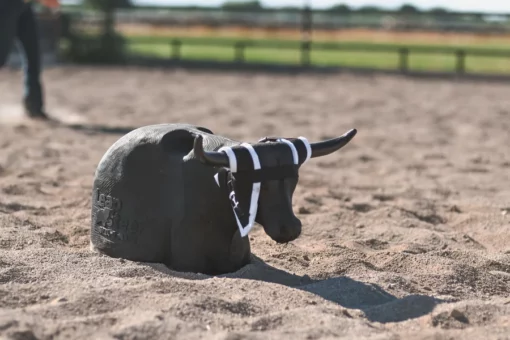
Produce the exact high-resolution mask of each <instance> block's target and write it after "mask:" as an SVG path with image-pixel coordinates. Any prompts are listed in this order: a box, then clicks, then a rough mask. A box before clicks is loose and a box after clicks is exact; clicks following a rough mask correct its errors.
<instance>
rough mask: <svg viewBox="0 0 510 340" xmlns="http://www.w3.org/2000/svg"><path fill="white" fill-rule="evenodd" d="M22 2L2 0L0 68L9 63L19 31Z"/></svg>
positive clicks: (0, 1) (0, 6) (0, 10)
mask: <svg viewBox="0 0 510 340" xmlns="http://www.w3.org/2000/svg"><path fill="white" fill-rule="evenodd" d="M22 6H23V4H22V3H21V1H20V0H0V67H3V66H4V65H5V63H6V62H7V58H8V57H9V55H10V53H11V50H12V47H13V45H14V39H15V37H16V34H17V30H18V25H17V22H18V17H19V15H20V11H21V8H22Z"/></svg>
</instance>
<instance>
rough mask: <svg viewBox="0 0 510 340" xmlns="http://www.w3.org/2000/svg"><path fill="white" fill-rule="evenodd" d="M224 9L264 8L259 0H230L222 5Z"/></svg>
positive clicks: (245, 9)
mask: <svg viewBox="0 0 510 340" xmlns="http://www.w3.org/2000/svg"><path fill="white" fill-rule="evenodd" d="M221 8H222V9H226V10H234V11H253V10H261V9H264V6H262V4H261V3H260V1H258V0H246V1H232V0H228V1H226V2H224V3H223V5H222V6H221Z"/></svg>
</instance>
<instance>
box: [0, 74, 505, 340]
mask: <svg viewBox="0 0 510 340" xmlns="http://www.w3.org/2000/svg"><path fill="white" fill-rule="evenodd" d="M0 77H1V79H2V82H0V102H1V103H2V104H1V105H0V190H1V194H0V307H1V308H0V335H1V336H3V337H4V338H7V339H50V338H51V339H54V338H72V339H91V338H96V339H112V338H115V339H161V338H186V339H198V338H208V339H241V338H248V339H282V338H293V339H318V338H349V339H352V338H357V339H389V338H392V339H395V338H413V339H447V338H448V339H450V338H462V339H466V338H473V339H481V338H483V339H504V338H509V334H510V298H509V296H510V189H509V188H510V187H509V185H508V184H509V183H510V153H509V152H508V147H507V145H510V110H509V109H508V108H509V107H510V97H509V96H508V93H509V91H510V86H509V85H502V84H499V85H497V84H483V83H455V82H448V81H424V80H411V79H402V78H399V77H389V76H385V77H383V76H378V77H355V76H350V75H334V76H333V75H332V76H327V77H324V76H311V75H306V76H304V75H303V76H281V75H280V76H274V75H273V76H271V75H247V74H214V73H203V72H201V73H196V72H184V71H162V70H147V69H135V68H133V69H105V68H97V69H94V68H83V67H68V68H58V69H52V70H48V71H47V72H46V73H45V75H44V78H45V83H46V84H47V87H46V91H45V92H46V93H47V96H48V109H50V108H54V109H55V110H56V111H55V112H54V117H56V118H58V119H59V120H61V121H64V123H63V124H46V123H41V122H34V121H30V120H27V119H26V118H25V117H23V114H22V111H20V108H19V106H18V101H17V98H21V79H22V77H21V73H20V72H17V71H16V72H14V71H2V73H1V74H0ZM84 84H87V86H86V87H85V86H84ZM51 113H52V112H51V111H50V114H51ZM162 122H185V123H192V124H199V125H202V126H205V127H208V128H210V129H212V130H213V131H214V132H215V133H218V134H223V135H227V136H229V137H232V138H238V139H241V140H244V141H256V140H258V139H259V138H260V137H263V136H267V135H280V136H284V137H293V136H300V135H303V136H306V137H308V138H309V139H310V140H311V141H317V140H320V139H324V138H329V137H332V136H336V135H339V134H341V133H343V132H345V131H347V130H348V129H350V128H352V127H355V128H357V129H358V131H359V132H358V135H357V136H356V137H355V139H354V140H353V141H352V142H351V143H350V144H349V146H348V147H346V148H345V149H343V150H342V151H341V152H338V153H336V154H334V155H331V156H328V157H324V158H321V159H315V160H312V161H310V162H309V163H307V164H306V165H305V166H304V167H303V169H302V171H301V177H300V184H299V186H298V188H297V190H296V194H295V197H294V207H295V211H296V212H297V213H298V216H299V217H300V219H301V220H302V222H303V234H302V235H301V237H300V238H299V239H297V240H296V241H294V242H291V243H289V244H286V245H278V244H275V242H273V241H272V240H271V239H270V238H269V237H268V236H267V235H265V234H264V232H263V230H262V228H260V227H256V228H255V229H254V230H253V232H252V233H251V234H250V236H249V237H250V239H251V242H252V249H253V252H254V256H253V258H252V263H251V264H250V265H248V266H246V267H245V268H242V269H241V270H240V271H238V272H236V273H230V274H227V275H222V276H218V277H210V276H206V275H200V274H193V273H177V272H174V271H172V270H170V269H168V268H166V267H165V266H163V265H160V264H148V263H135V262H131V261H125V260H119V259H112V258H109V257H106V256H102V255H99V254H97V253H94V252H92V251H91V250H90V249H89V229H90V207H91V206H90V204H91V189H92V180H93V174H94V170H95V167H96V166H97V163H98V162H99V160H100V158H101V156H102V155H103V153H104V152H105V151H106V150H107V149H108V147H109V146H110V145H111V144H112V143H113V142H114V141H115V140H117V139H118V138H119V137H120V136H121V135H122V134H124V133H127V132H128V131H130V129H132V128H135V127H139V126H142V125H148V124H155V123H162Z"/></svg>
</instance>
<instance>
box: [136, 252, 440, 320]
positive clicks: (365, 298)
mask: <svg viewBox="0 0 510 340" xmlns="http://www.w3.org/2000/svg"><path fill="white" fill-rule="evenodd" d="M144 265H147V266H149V267H151V268H153V269H155V270H157V271H159V272H162V273H164V274H166V275H170V276H174V277H181V278H185V279H189V280H207V279H210V278H212V276H208V275H204V274H193V273H180V272H176V271H173V270H171V269H169V268H167V267H166V266H164V265H162V264H155V263H144ZM216 277H223V278H231V279H248V280H257V281H264V282H269V283H276V284H281V285H284V286H287V287H290V288H294V289H300V290H303V291H306V292H309V293H312V294H315V295H317V296H320V297H322V298H323V299H326V300H328V301H331V302H334V303H336V304H338V305H340V306H342V307H345V308H349V309H359V310H361V311H363V312H364V314H365V316H366V318H367V319H368V320H370V321H373V322H381V323H387V322H401V321H405V320H409V319H414V318H418V317H420V316H423V315H426V314H428V313H430V312H431V311H432V310H433V309H434V308H435V307H436V305H438V304H440V303H443V302H446V301H442V300H439V299H436V298H434V297H431V296H427V295H408V296H405V297H403V298H398V297H396V296H394V295H392V294H390V293H388V292H386V291H385V290H384V289H382V288H381V287H380V286H378V285H376V284H371V283H364V282H360V281H356V280H353V279H351V278H349V277H346V276H340V277H335V278H330V279H326V280H313V279H311V278H310V277H308V276H307V275H305V276H299V275H295V274H291V273H288V272H286V271H284V270H281V269H277V268H274V267H272V266H270V265H268V264H267V263H265V262H264V261H262V260H261V259H260V258H258V257H256V256H254V255H252V260H251V263H250V264H248V265H247V266H245V267H243V268H241V269H240V270H239V271H237V272H235V273H229V274H224V275H218V276H216Z"/></svg>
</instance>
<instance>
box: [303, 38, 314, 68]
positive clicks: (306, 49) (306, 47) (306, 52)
mask: <svg viewBox="0 0 510 340" xmlns="http://www.w3.org/2000/svg"><path fill="white" fill-rule="evenodd" d="M311 47H312V44H311V42H310V41H303V42H302V43H301V64H302V65H303V66H310V62H311V58H310V54H311V51H312V48H311Z"/></svg>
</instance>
